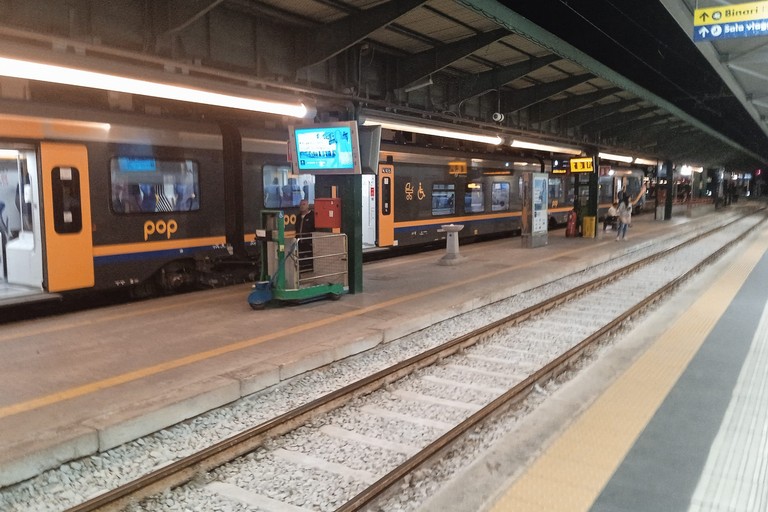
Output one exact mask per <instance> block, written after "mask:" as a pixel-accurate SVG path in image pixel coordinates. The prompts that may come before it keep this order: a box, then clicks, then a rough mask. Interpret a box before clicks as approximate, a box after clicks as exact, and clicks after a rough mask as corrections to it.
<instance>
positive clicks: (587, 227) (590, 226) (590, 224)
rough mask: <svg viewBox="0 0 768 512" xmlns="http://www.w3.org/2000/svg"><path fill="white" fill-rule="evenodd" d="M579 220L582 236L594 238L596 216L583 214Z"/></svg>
mask: <svg viewBox="0 0 768 512" xmlns="http://www.w3.org/2000/svg"><path fill="white" fill-rule="evenodd" d="M581 222H582V224H581V233H582V236H583V237H584V238H595V223H596V222H597V217H593V216H591V215H585V216H584V218H583V219H582V221H581Z"/></svg>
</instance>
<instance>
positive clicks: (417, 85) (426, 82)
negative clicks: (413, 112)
mask: <svg viewBox="0 0 768 512" xmlns="http://www.w3.org/2000/svg"><path fill="white" fill-rule="evenodd" d="M433 84H434V82H433V81H432V75H430V76H428V77H427V78H425V79H422V80H419V81H418V82H413V83H412V84H411V85H409V86H408V87H406V88H405V89H403V90H404V91H405V92H413V91H418V90H419V89H423V88H425V87H429V86H430V85H433Z"/></svg>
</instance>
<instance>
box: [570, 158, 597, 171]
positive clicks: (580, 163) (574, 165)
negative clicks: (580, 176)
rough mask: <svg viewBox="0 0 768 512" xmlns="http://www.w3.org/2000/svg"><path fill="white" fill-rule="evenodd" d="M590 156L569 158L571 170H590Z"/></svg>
mask: <svg viewBox="0 0 768 512" xmlns="http://www.w3.org/2000/svg"><path fill="white" fill-rule="evenodd" d="M594 170H595V168H594V167H593V166H592V158H571V172H592V171H594Z"/></svg>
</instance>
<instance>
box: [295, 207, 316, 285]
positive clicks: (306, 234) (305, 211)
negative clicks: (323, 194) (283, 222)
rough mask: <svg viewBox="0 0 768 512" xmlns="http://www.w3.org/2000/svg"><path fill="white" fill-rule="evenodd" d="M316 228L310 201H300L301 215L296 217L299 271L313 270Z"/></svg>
mask: <svg viewBox="0 0 768 512" xmlns="http://www.w3.org/2000/svg"><path fill="white" fill-rule="evenodd" d="M314 230H315V212H313V211H312V210H310V209H309V201H307V200H306V199H302V200H301V201H300V202H299V216H298V218H297V219H296V240H297V244H298V247H297V249H298V255H299V271H300V272H311V271H312V270H313V268H314V265H313V264H312V263H313V262H312V232H313V231H314Z"/></svg>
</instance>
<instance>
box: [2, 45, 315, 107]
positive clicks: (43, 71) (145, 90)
mask: <svg viewBox="0 0 768 512" xmlns="http://www.w3.org/2000/svg"><path fill="white" fill-rule="evenodd" d="M0 76H8V77H13V78H23V79H27V80H39V81H42V82H52V83H57V84H64V85H75V86H78V87H89V88H91V89H101V90H105V91H116V92H124V93H128V94H139V95H142V96H152V97H155V98H164V99H169V100H177V101H188V102H191V103H199V104H203V105H215V106H218V107H227V108H236V109H240V110H249V111H254V112H265V113H268V114H278V115H283V116H292V117H304V116H306V115H307V113H308V110H307V107H305V106H304V105H303V104H301V103H298V104H293V103H285V102H279V101H268V100H261V99H256V98H246V97H241V96H232V95H229V94H221V93H216V92H211V91H205V90H201V89H194V88H191V87H184V86H180V85H171V84H164V83H160V82H150V81H147V80H138V79H135V78H128V77H123V76H117V75H108V74H105V73H97V72H94V71H85V70H82V69H76V68H68V67H64V66H56V65H52V64H42V63H38V62H30V61H26V60H19V59H9V58H5V57H0Z"/></svg>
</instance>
